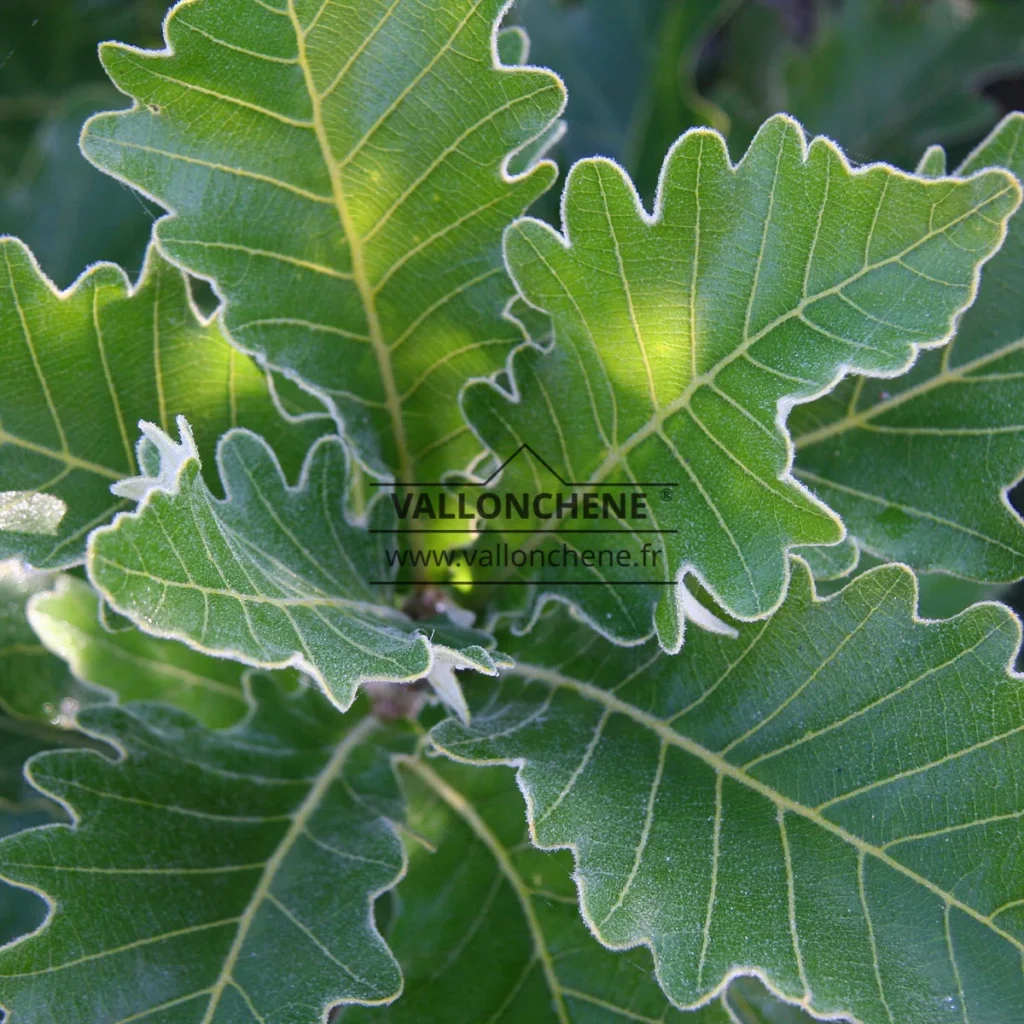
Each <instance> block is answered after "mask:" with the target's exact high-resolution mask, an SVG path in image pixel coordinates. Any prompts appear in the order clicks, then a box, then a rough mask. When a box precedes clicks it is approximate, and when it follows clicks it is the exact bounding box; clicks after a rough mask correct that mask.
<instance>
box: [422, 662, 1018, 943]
mask: <svg viewBox="0 0 1024 1024" xmlns="http://www.w3.org/2000/svg"><path fill="white" fill-rule="evenodd" d="M515 674H516V675H518V676H522V677H523V678H524V679H535V680H537V681H539V682H542V683H546V684H547V685H548V686H552V687H556V688H557V687H561V688H563V689H567V690H572V691H574V692H575V693H577V694H579V696H581V697H583V698H585V699H587V700H591V701H593V702H594V703H596V704H600V705H602V706H603V707H605V708H607V709H608V710H609V711H611V712H613V713H617V714H621V715H624V716H626V717H627V718H630V719H632V720H633V721H634V722H636V723H637V724H639V725H642V726H644V727H645V728H647V729H650V730H651V732H653V733H654V734H655V735H656V736H658V737H659V738H660V739H662V740H663V741H664V742H666V743H669V744H671V745H672V746H675V747H679V748H680V749H682V750H683V751H685V752H686V753H688V754H690V755H691V756H692V757H695V758H697V759H698V760H699V761H702V762H703V763H704V764H706V765H707V766H708V767H709V768H711V770H712V771H714V772H715V773H716V775H725V776H727V777H728V778H731V779H732V780H733V781H734V782H737V783H739V784H740V785H741V786H744V787H746V788H747V789H750V790H752V791H753V792H755V793H758V794H759V795H760V796H763V797H765V798H766V799H767V800H769V801H771V803H773V804H774V805H775V806H776V807H778V808H781V809H782V810H784V811H787V812H789V813H791V814H794V815H796V816H798V817H800V818H803V819H805V820H807V821H810V822H811V823H812V824H814V825H816V826H818V827H819V828H822V829H824V830H825V831H826V832H829V833H831V834H832V835H835V836H837V837H838V838H839V839H841V840H843V842H845V843H847V844H848V845H850V846H852V847H853V848H854V849H855V850H857V851H858V853H861V854H865V855H867V856H869V857H872V858H873V859H875V860H878V861H880V862H882V863H883V864H885V865H886V866H887V867H889V868H892V869H893V870H894V871H896V872H898V873H899V874H901V875H904V876H905V877H907V878H909V879H910V880H911V881H913V882H915V883H916V884H918V885H920V886H922V887H923V888H925V889H927V890H928V891H929V892H931V893H932V894H933V895H935V896H937V897H938V898H939V899H941V900H942V901H943V903H945V904H946V905H948V906H951V907H956V909H957V910H960V911H962V912H963V913H965V914H967V915H968V916H969V917H971V918H973V919H974V920H975V921H978V922H979V923H981V924H982V925H984V926H985V927H986V928H988V929H989V930H990V931H992V932H994V933H995V934H996V935H998V936H999V937H1000V938H1002V939H1005V940H1006V941H1007V942H1009V943H1010V945H1011V946H1013V947H1014V949H1017V950H1019V951H1021V952H1024V943H1022V942H1021V941H1020V940H1018V939H1017V938H1015V937H1014V936H1013V935H1011V934H1010V933H1009V932H1007V931H1004V930H1003V929H1002V928H1000V927H999V926H998V925H997V924H995V923H994V922H993V921H991V920H989V919H988V918H987V917H985V915H984V914H982V913H981V912H980V911H978V910H976V909H975V908H974V907H972V906H970V905H969V904H967V903H963V902H962V901H961V900H959V899H957V897H956V896H954V895H953V894H952V893H949V892H946V891H945V890H944V889H943V888H941V886H938V885H936V884H935V883H934V882H932V881H931V880H930V879H928V878H925V877H924V876H923V875H919V874H918V873H917V872H916V871H914V870H913V869H912V868H909V867H907V866H906V865H904V864H902V863H901V862H900V861H898V860H896V859H895V858H894V857H891V856H890V855H889V854H888V853H886V852H885V850H884V849H882V848H880V847H878V846H874V845H873V844H871V843H869V842H867V840H865V839H861V838H860V837H859V836H856V835H854V834H853V833H852V832H848V831H847V830H846V829H845V828H843V827H842V826H841V825H838V824H836V823H835V822H834V821H831V820H830V819H829V818H826V817H825V816H824V815H822V814H820V813H818V812H817V811H816V810H814V808H812V807H807V806H805V805H804V804H801V803H798V802H797V801H795V800H792V799H790V798H789V797H787V796H785V795H784V794H782V793H780V792H778V791H777V790H775V789H773V788H772V787H771V786H769V785H767V784H766V783H764V782H761V781H760V780H759V779H756V778H754V777H753V776H752V775H750V774H748V773H747V772H746V771H744V770H743V768H741V767H740V766H738V765H735V764H733V763H732V762H731V761H729V760H727V759H726V758H725V757H723V756H721V755H720V754H717V753H715V752H714V751H712V750H709V749H708V748H707V747H705V746H703V745H702V744H700V743H698V742H697V741H696V740H693V739H691V738H690V737H689V736H685V735H683V734H682V733H680V732H677V731H676V730H675V729H673V728H672V727H671V726H670V725H669V724H668V723H666V722H664V721H662V720H661V719H660V718H657V717H656V716H654V715H651V714H649V713H648V712H646V711H643V710H641V709H640V708H638V707H636V706H634V705H633V704H630V703H628V702H627V701H624V700H622V698H620V697H617V696H616V695H615V694H614V693H609V692H608V691H606V690H602V689H601V688H600V687H598V686H594V685H593V684H591V683H586V682H583V681H582V680H580V679H574V678H573V677H571V676H566V675H563V674H562V673H561V672H557V671H554V670H553V669H549V668H546V667H545V666H542V665H532V664H526V663H521V662H517V663H516V667H515ZM442 749H443V748H442Z"/></svg>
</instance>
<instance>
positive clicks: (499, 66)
mask: <svg viewBox="0 0 1024 1024" xmlns="http://www.w3.org/2000/svg"><path fill="white" fill-rule="evenodd" d="M198 2H199V0H177V2H176V3H174V4H173V5H172V6H171V7H170V9H169V10H168V11H167V13H166V14H165V15H164V19H163V22H162V24H161V32H162V35H163V42H164V45H163V47H162V48H161V49H159V50H157V49H152V50H150V49H146V48H145V47H139V46H134V45H132V44H130V43H122V42H114V43H111V42H107V43H101V44H100V57H101V59H102V51H103V48H104V47H105V46H109V47H116V48H117V49H119V50H123V51H126V52H129V53H135V54H139V55H141V56H146V57H172V56H175V55H176V51H175V49H174V47H173V46H172V45H171V42H170V38H169V34H168V26H169V25H170V22H171V20H172V19H173V18H174V17H175V16H176V15H177V13H178V12H179V11H181V10H183V9H185V8H186V7H189V6H191V5H192V4H194V3H198ZM515 2H516V0H504V3H503V5H502V7H501V9H500V10H499V12H498V15H497V17H496V18H495V19H494V24H493V25H492V26H491V37H490V50H491V70H493V71H499V72H506V73H509V74H515V73H516V72H521V71H533V72H544V73H545V74H547V75H550V76H551V78H552V79H554V80H555V81H556V82H557V83H558V87H559V90H560V92H561V105H560V107H559V110H558V112H557V113H556V114H555V117H554V119H553V121H552V122H551V123H550V124H549V125H548V126H546V127H545V128H543V129H541V131H539V132H537V134H536V135H534V136H533V137H531V138H529V139H526V140H525V141H523V142H522V143H520V145H519V146H517V147H516V148H515V149H513V150H510V151H509V152H507V153H506V154H505V156H504V158H503V159H502V162H501V166H500V168H499V174H500V175H501V180H502V181H503V182H504V183H505V184H507V185H511V184H515V183H517V182H520V181H523V180H525V179H526V178H529V177H530V176H531V175H533V174H535V173H536V172H537V171H538V170H539V169H540V168H541V167H547V168H549V169H550V170H551V171H553V172H554V175H555V177H554V178H552V184H554V182H555V181H556V180H557V175H558V165H557V164H556V163H555V161H554V160H552V159H550V158H549V156H548V154H549V153H550V151H551V149H552V148H553V147H554V146H555V145H556V144H557V143H558V142H559V140H560V139H561V138H562V137H563V136H564V135H565V132H566V131H567V125H566V123H565V121H564V119H563V118H562V114H563V113H564V111H565V106H566V103H567V101H568V94H567V92H566V87H565V82H564V81H563V79H562V77H561V75H559V74H558V72H557V71H554V70H553V69H551V68H545V67H540V66H537V65H533V64H529V63H523V64H503V63H502V62H501V57H500V55H499V53H498V36H499V34H500V32H501V28H502V22H503V21H504V20H505V18H506V16H507V15H508V12H509V11H510V10H511V9H512V7H513V5H514V4H515ZM287 3H288V7H287V8H286V9H285V10H280V11H279V12H278V13H281V14H285V15H288V14H289V12H291V11H292V9H293V0H287ZM477 6H479V3H478V4H477ZM475 10H476V7H474V11H475ZM511 27H513V28H519V26H511ZM521 31H522V34H523V35H524V36H526V38H527V41H529V36H528V35H527V33H526V32H525V30H521ZM526 49H527V52H526V55H525V60H528V59H529V46H527V48H526ZM111 84H113V85H114V87H115V88H117V90H118V92H121V93H122V95H124V96H127V97H128V98H129V99H130V100H131V101H132V106H131V107H128V108H126V109H125V110H119V111H100V112H98V113H96V114H93V115H91V116H90V117H88V118H87V119H86V120H85V122H84V123H83V125H82V130H81V132H80V133H79V138H78V150H79V152H80V153H81V154H82V157H83V158H84V159H85V160H87V161H89V163H90V164H91V165H92V166H94V167H96V168H97V169H98V170H99V171H101V172H102V173H103V174H106V175H107V176H109V177H111V178H113V179H114V180H115V181H117V182H119V183H120V184H122V185H124V186H125V187H126V188H129V189H131V190H133V191H135V192H137V193H139V194H140V195H142V196H144V197H145V198H146V199H148V200H149V201H150V202H152V203H154V204H155V205H156V206H158V207H160V208H161V209H163V210H166V211H167V212H166V213H165V214H164V215H163V216H161V217H157V218H156V219H155V220H154V222H153V228H152V233H151V235H150V238H151V242H150V245H151V246H153V247H156V248H157V249H158V250H159V252H160V255H161V256H162V257H163V259H165V260H166V261H167V262H168V263H170V264H171V265H172V266H174V267H176V268H177V269H178V270H179V271H181V272H182V273H187V274H190V275H191V276H193V277H196V278H198V279H199V280H202V281H205V282H206V283H207V284H208V285H209V286H210V287H211V289H212V290H213V293H214V294H215V295H216V296H217V299H218V303H219V305H218V308H217V309H216V310H215V311H214V313H213V314H212V315H211V317H210V320H213V319H215V318H216V319H217V321H218V326H219V328H220V330H221V332H222V333H223V335H224V337H225V338H226V339H227V340H228V342H229V343H230V344H231V345H232V347H234V348H235V349H237V350H238V351H239V352H243V353H245V354H246V355H247V356H249V357H250V358H251V359H253V360H254V361H255V362H256V363H257V365H259V366H261V367H263V368H264V369H266V370H267V371H273V373H277V374H280V375H281V376H282V377H284V378H285V379H287V380H290V381H291V382H292V383H293V384H295V385H297V386H298V387H300V388H302V390H304V391H306V392H308V393H309V394H311V395H313V396H314V397H315V398H316V399H317V400H318V401H320V402H322V403H323V404H324V406H325V408H326V409H327V411H328V413H329V415H330V417H331V419H332V420H333V421H334V423H335V425H336V427H337V430H338V433H339V434H340V435H341V436H342V437H345V436H347V434H346V430H345V418H344V416H343V415H342V413H341V410H340V409H339V408H338V405H337V403H336V402H335V400H334V399H333V398H332V397H331V395H330V394H329V393H328V392H326V391H323V390H321V389H319V388H317V387H316V386H315V385H314V384H311V383H310V382H308V381H306V380H305V379H303V378H302V377H301V375H299V374H298V373H296V372H295V371H294V370H291V369H289V368H287V367H283V366H278V365H277V364H276V363H273V362H271V361H270V360H268V359H266V358H265V357H264V356H263V355H262V354H260V353H259V352H257V351H255V350H254V349H250V348H247V347H246V346H245V345H243V344H242V343H241V342H240V341H239V340H238V339H237V338H236V337H235V336H234V335H233V334H232V333H231V332H230V330H229V329H228V327H227V324H226V322H225V317H224V314H225V312H226V310H227V308H228V305H229V303H228V299H227V296H226V295H224V294H223V293H222V292H221V290H220V289H219V288H218V286H217V283H216V281H214V280H213V278H209V277H204V276H203V275H201V274H196V273H193V272H192V271H190V270H187V268H185V267H184V266H183V265H182V264H181V263H180V262H179V261H177V260H175V259H174V258H173V257H172V256H171V255H170V254H169V253H168V252H166V251H165V250H164V248H163V247H162V246H161V245H160V241H159V236H158V231H157V229H158V228H159V226H160V224H161V223H163V222H164V221H170V220H173V219H174V218H175V217H177V216H178V211H177V210H176V209H175V208H174V207H173V206H169V205H167V204H166V203H165V202H164V201H162V200H160V199H158V198H157V197H156V196H155V195H153V194H152V193H150V192H148V191H147V190H146V189H144V188H142V187H141V186H139V185H138V184H136V183H135V182H132V181H129V180H128V178H127V177H125V176H124V175H122V174H119V173H116V172H114V171H111V170H109V169H107V168H106V167H100V166H99V164H96V163H94V162H93V161H92V160H91V159H90V157H89V155H88V153H87V152H86V148H85V139H86V136H87V135H88V134H89V130H90V128H91V127H92V124H93V122H94V121H97V120H99V119H100V118H103V117H106V116H109V115H110V114H111V113H118V114H121V113H132V112H134V111H137V110H141V109H142V107H143V106H144V104H143V103H142V102H140V101H139V100H137V99H136V98H135V97H134V96H132V95H131V93H129V92H125V91H124V90H122V89H121V88H120V87H119V86H117V84H116V83H113V82H112V83H111ZM552 125H555V126H556V127H554V129H552ZM546 133H550V135H549V137H548V138H547V139H545V144H544V145H543V146H542V147H540V148H539V149H538V151H537V153H536V154H535V155H534V158H533V159H532V160H531V161H530V162H529V163H528V164H527V165H526V166H525V167H524V168H523V170H521V171H520V172H519V173H517V174H511V173H510V172H509V167H510V166H511V164H512V162H513V161H514V160H515V159H516V157H518V156H519V155H520V154H521V153H523V152H525V151H526V150H528V149H529V148H530V147H531V146H533V145H534V144H535V143H537V142H538V141H539V140H541V139H543V138H544V136H545V134H546ZM507 269H508V268H507V263H506V273H507ZM122 273H123V272H122ZM514 299H515V295H513V296H512V297H511V298H510V299H509V301H508V304H507V306H506V309H507V308H508V306H511V303H512V302H513V301H514ZM511 322H513V323H518V321H511ZM520 330H521V331H522V334H523V337H524V338H526V337H527V334H526V332H525V330H524V329H523V328H522V327H521V325H520ZM496 372H498V373H500V372H501V371H500V370H499V371H496ZM459 405H460V409H461V401H460V403H459ZM312 415H316V414H312ZM356 447H357V446H355V445H353V446H352V448H353V451H352V454H351V457H352V458H353V460H354V461H355V462H356V463H357V464H358V466H359V468H360V469H361V470H362V471H363V472H364V473H366V474H367V475H368V476H369V477H370V478H371V479H375V480H388V479H391V480H393V479H395V477H394V476H393V475H387V476H385V475H382V474H381V473H380V471H379V470H378V469H377V468H375V467H374V466H372V465H370V464H368V463H367V462H366V461H365V460H364V459H362V458H360V457H359V454H358V452H357V451H356ZM481 454H482V455H485V454H486V452H483V453H481ZM480 457H481V456H480V455H478V456H476V457H475V458H474V460H472V461H476V460H477V459H479V458H480ZM458 469H459V467H456V469H455V471H458ZM403 475H404V476H405V478H406V479H410V478H411V474H410V473H408V472H403Z"/></svg>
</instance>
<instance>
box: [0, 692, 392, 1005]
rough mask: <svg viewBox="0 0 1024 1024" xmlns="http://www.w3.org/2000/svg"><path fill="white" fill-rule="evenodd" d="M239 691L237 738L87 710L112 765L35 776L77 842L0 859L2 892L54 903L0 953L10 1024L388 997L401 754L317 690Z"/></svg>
mask: <svg viewBox="0 0 1024 1024" xmlns="http://www.w3.org/2000/svg"><path fill="white" fill-rule="evenodd" d="M255 690H256V696H257V707H256V710H255V713H254V715H253V717H252V719H251V720H250V721H248V722H246V723H245V724H244V725H242V726H239V727H237V728H234V729H230V730H222V731H217V732H211V731H208V730H206V729H205V728H203V727H201V726H200V725H199V724H198V723H197V722H196V720H195V719H193V718H190V717H189V716H187V715H185V714H184V713H182V712H180V711H176V710H172V709H170V708H168V707H166V706H164V705H157V704H152V705H146V704H140V705H135V706H134V707H133V709H132V710H128V709H124V708H118V707H110V706H108V707H102V708H94V709H90V710H88V711H87V712H83V714H82V724H83V726H85V727H86V728H88V729H89V730H90V731H92V732H94V733H95V734H97V735H101V736H103V737H104V738H107V739H109V740H110V741H111V742H113V743H116V744H117V745H118V746H119V747H120V748H121V750H122V751H123V754H124V757H123V759H122V760H121V761H118V762H115V761H111V760H108V759H107V758H104V757H102V756H100V755H97V754H95V753H91V752H60V753H55V754H45V755H41V756H38V757H36V758H35V759H34V760H33V761H32V763H31V766H30V774H31V777H32V780H33V782H34V783H35V784H36V785H37V786H39V787H40V788H41V789H43V790H44V791H45V792H47V793H49V794H51V795H53V796H54V797H56V798H58V799H60V800H61V801H63V802H64V803H65V804H66V805H68V806H69V807H70V808H72V809H73V810H74V812H75V815H76V824H75V826H74V827H70V826H64V825H56V826H52V827H49V828H44V829H37V830H33V831H29V832H22V833H20V834H18V835H15V836H13V837H11V838H9V839H6V840H4V842H3V843H0V875H2V876H3V877H4V878H6V879H7V880H9V881H13V882H17V883H18V884H20V885H24V886H31V887H33V888H36V889H38V890H40V891H42V892H45V893H46V894H47V895H48V896H49V898H50V900H51V901H52V903H53V906H52V909H51V913H50V917H49V920H48V923H47V925H46V927H45V928H44V929H43V930H42V931H41V932H39V933H38V934H36V935H34V936H31V937H29V938H26V939H24V940H23V941H21V942H19V943H16V944H15V945H12V946H8V947H6V948H4V949H3V950H0V1006H3V1007H5V1008H6V1009H7V1010H8V1011H10V1012H11V1014H12V1019H13V1021H14V1022H18V1021H39V1020H54V1021H56V1020H61V1021H72V1020H73V1021H99V1020H104V1021H119V1020H124V1019H125V1018H133V1017H138V1018H141V1017H152V1018H153V1019H157V1018H158V1017H162V1018H163V1019H165V1020H172V1019H173V1020H186V1019H187V1020H197V1021H198V1020H205V1021H208V1022H211V1024H212V1022H224V1021H251V1020H268V1021H271V1020H272V1021H274V1024H293V1022H294V1024H308V1022H309V1021H312V1020H319V1019H322V1018H323V1017H324V1015H325V1012H326V1008H327V1007H329V1006H330V1005H331V1004H333V1003H338V1002H362V1003H380V1002H385V1001H387V1000H390V999H392V998H394V996H395V995H397V993H398V991H399V990H400V988H401V976H400V973H399V969H398V965H397V964H396V963H395V961H394V959H393V957H392V956H391V954H390V953H389V952H388V950H387V948H386V946H385V945H384V942H383V940H382V939H381V937H380V935H379V934H378V932H377V930H376V928H375V926H374V924H373V920H372V914H371V909H370V904H371V901H372V900H373V898H374V897H375V896H376V895H377V894H379V893H380V892H382V891H384V890H386V889H388V888H390V887H391V886H392V885H394V884H395V882H396V881H397V880H398V878H399V876H400V875H401V873H402V870H403V864H404V860H403V856H402V850H401V844H400V842H399V840H398V838H397V836H396V835H395V834H394V832H393V830H392V827H391V824H390V823H391V821H392V820H395V819H396V817H397V816H398V815H399V814H400V812H401V801H400V797H399V793H398V790H397V786H396V783H395V779H394V775H393V773H392V771H391V767H390V761H389V756H390V753H391V751H392V749H393V745H394V743H395V742H399V743H400V742H401V738H400V737H398V738H396V737H394V736H392V735H391V734H390V733H389V732H387V731H386V730H384V729H382V727H381V726H380V725H379V724H378V723H376V721H375V720H374V719H373V718H371V717H363V716H362V715H360V714H357V713H353V714H351V715H347V716H344V717H342V716H338V715H333V714H331V713H330V712H329V709H328V707H327V706H326V705H325V702H324V700H323V698H322V697H320V695H319V694H317V693H316V692H315V691H311V690H307V691H304V692H303V693H302V694H300V695H298V696H295V697H293V698H287V697H283V696H282V695H281V694H280V692H279V691H277V690H276V689H275V688H274V686H273V684H271V683H270V682H269V681H265V680H260V681H259V682H258V683H257V685H256V686H255ZM115 908H116V911H115ZM101 909H102V912H100V911H101Z"/></svg>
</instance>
